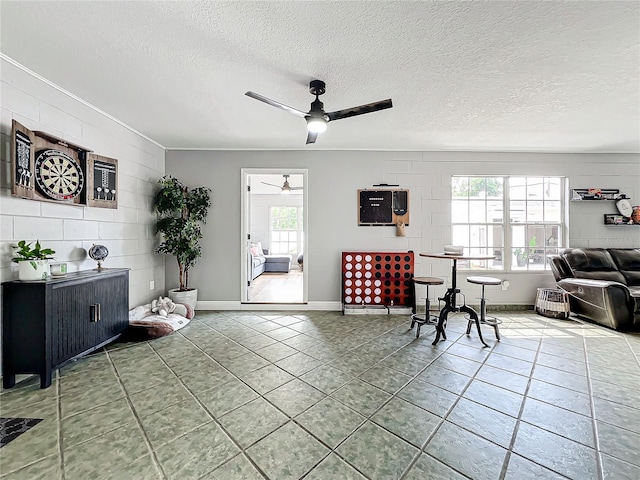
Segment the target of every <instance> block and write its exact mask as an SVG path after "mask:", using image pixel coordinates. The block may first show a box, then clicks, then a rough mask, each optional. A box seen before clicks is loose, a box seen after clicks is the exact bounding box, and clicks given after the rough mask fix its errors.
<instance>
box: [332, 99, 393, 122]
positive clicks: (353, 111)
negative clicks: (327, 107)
mask: <svg viewBox="0 0 640 480" xmlns="http://www.w3.org/2000/svg"><path fill="white" fill-rule="evenodd" d="M391 107H393V104H392V103H391V99H390V98H388V99H387V100H381V101H379V102H373V103H368V104H366V105H360V106H359V107H352V108H345V109H344V110H338V111H337V112H329V113H327V117H329V120H340V119H341V118H349V117H355V116H356V115H364V114H365V113H371V112H377V111H378V110H385V109H387V108H391Z"/></svg>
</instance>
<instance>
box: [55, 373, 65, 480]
mask: <svg viewBox="0 0 640 480" xmlns="http://www.w3.org/2000/svg"><path fill="white" fill-rule="evenodd" d="M56 407H57V408H56V414H57V416H58V418H57V419H56V420H57V421H58V452H59V453H60V459H59V464H60V478H61V479H62V480H65V479H66V478H67V477H66V471H65V470H66V469H65V465H64V449H63V448H62V440H63V438H62V398H61V395H60V369H58V370H56Z"/></svg>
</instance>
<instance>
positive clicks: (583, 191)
mask: <svg viewBox="0 0 640 480" xmlns="http://www.w3.org/2000/svg"><path fill="white" fill-rule="evenodd" d="M622 198H628V197H627V196H626V195H625V194H624V193H620V190H618V189H617V188H615V189H614V188H573V189H571V201H572V202H582V201H583V200H587V201H592V200H596V201H597V200H620V199H622Z"/></svg>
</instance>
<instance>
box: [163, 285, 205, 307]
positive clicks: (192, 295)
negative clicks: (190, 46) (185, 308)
mask: <svg viewBox="0 0 640 480" xmlns="http://www.w3.org/2000/svg"><path fill="white" fill-rule="evenodd" d="M178 290H179V289H177V288H172V289H171V290H169V298H170V299H171V300H173V302H174V303H184V304H186V305H190V306H191V308H193V309H194V310H195V309H196V302H197V301H198V289H197V288H191V289H189V290H186V291H184V292H180V291H178Z"/></svg>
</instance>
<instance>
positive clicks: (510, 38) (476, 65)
mask: <svg viewBox="0 0 640 480" xmlns="http://www.w3.org/2000/svg"><path fill="white" fill-rule="evenodd" d="M0 14H1V17H2V20H1V22H2V23H1V43H0V49H1V51H2V53H4V54H5V55H7V56H8V57H10V58H11V59H13V60H15V61H16V62H18V63H20V64H22V65H24V66H25V67H27V68H28V69H31V70H33V71H34V72H36V73H37V74H40V75H41V76H43V77H45V78H47V79H48V80H50V81H52V82H53V83H55V84H57V85H59V86H60V87H62V88H64V89H66V90H68V91H69V92H71V93H73V94H75V95H77V96H78V97H80V98H82V99H84V100H86V101H87V102H89V103H91V104H93V105H95V106H96V107H98V108H99V109H101V110H103V111H105V112H107V113H109V114H110V115H112V116H113V117H115V118H117V119H119V120H120V121H122V122H124V123H125V124H127V125H129V126H131V127H132V128H134V129H136V130H138V131H139V132H142V133H143V134H145V135H147V136H148V137H150V138H151V139H153V140H155V141H157V142H158V143H160V144H161V145H163V146H165V147H167V148H220V149H228V148H231V149H384V150H386V149H392V150H396V149H399V150H472V151H542V152H544V151H558V152H638V151H640V146H639V145H640V98H639V95H640V80H639V63H640V60H639V59H640V13H639V2H636V1H619V2H617V1H608V2H591V1H580V2H573V1H572V2H562V1H555V2H535V1H527V2H519V1H511V2H435V3H434V2H408V1H407V2H319V1H306V2H249V1H240V2H192V1H183V2H160V1H158V2H141V1H138V2H102V1H100V2H98V1H88V2H58V1H48V2H24V1H21V2H10V1H2V2H1V3H0ZM315 78H318V79H321V80H324V81H325V82H326V83H327V93H326V94H325V95H324V96H323V97H322V100H323V101H324V104H325V108H326V110H327V111H333V110H340V109H343V108H347V107H351V106H355V105H360V104H364V103H369V102H373V101H376V100H383V99H386V98H392V99H393V104H394V107H393V108H392V109H391V110H384V111H381V112H376V113H372V114H367V115H363V116H359V117H353V118H348V119H343V120H338V121H335V122H331V123H330V124H329V129H328V131H327V132H326V133H324V134H322V135H321V136H320V137H319V139H318V142H317V143H316V144H315V145H306V146H305V144H304V142H305V138H306V126H305V122H304V120H303V119H302V118H299V117H296V116H294V115H291V114H289V113H287V112H284V111H282V110H278V109H276V108H273V107H270V106H268V105H266V104H264V103H261V102H258V101H256V100H253V99H250V98H248V97H246V96H244V92H245V91H247V90H252V91H254V92H257V93H260V94H262V95H265V96H267V97H270V98H272V99H275V100H278V101H280V102H282V103H285V104H287V105H290V106H292V107H294V108H297V109H299V110H304V111H307V110H308V109H309V104H310V102H311V101H312V100H313V97H312V96H311V95H310V94H309V93H308V83H309V81H310V80H312V79H315Z"/></svg>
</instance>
